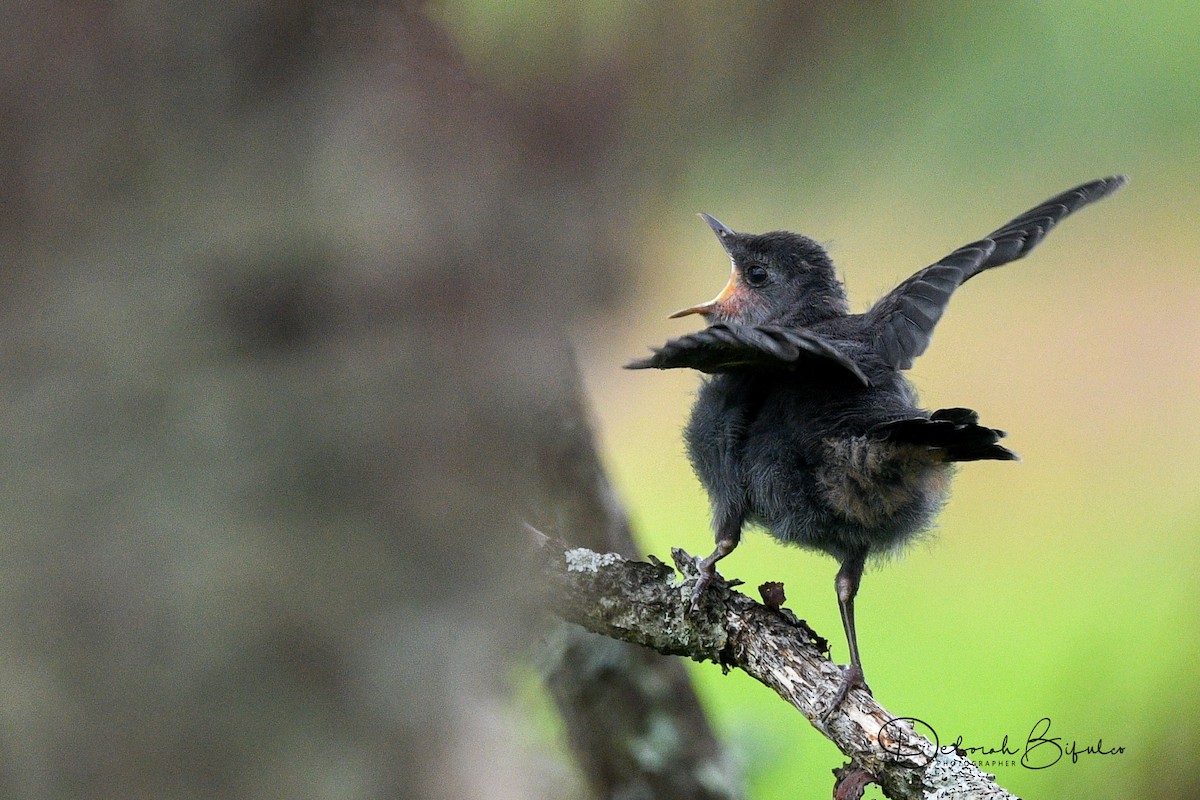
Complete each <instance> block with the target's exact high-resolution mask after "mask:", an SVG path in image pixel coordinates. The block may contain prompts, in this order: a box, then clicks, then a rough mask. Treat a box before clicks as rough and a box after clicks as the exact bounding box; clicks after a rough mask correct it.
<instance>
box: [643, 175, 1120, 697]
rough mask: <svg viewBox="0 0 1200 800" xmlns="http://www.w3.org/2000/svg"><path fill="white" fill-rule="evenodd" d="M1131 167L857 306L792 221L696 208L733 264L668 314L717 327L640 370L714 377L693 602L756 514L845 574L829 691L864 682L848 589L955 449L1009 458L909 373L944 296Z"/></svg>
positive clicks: (700, 406) (931, 497) (690, 434)
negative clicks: (841, 663) (707, 530)
mask: <svg viewBox="0 0 1200 800" xmlns="http://www.w3.org/2000/svg"><path fill="white" fill-rule="evenodd" d="M1127 180H1128V179H1127V178H1126V177H1124V176H1115V177H1110V178H1102V179H1100V180H1096V181H1092V182H1090V183H1085V184H1083V185H1082V186H1079V187H1076V188H1074V189H1071V190H1070V191H1066V192H1063V193H1062V194H1060V195H1058V196H1056V197H1053V198H1051V199H1049V200H1047V201H1046V202H1044V203H1042V204H1041V205H1039V206H1038V207H1036V208H1033V209H1031V210H1029V211H1027V212H1025V213H1024V214H1022V215H1021V216H1019V217H1017V218H1016V219H1014V220H1013V221H1011V222H1009V223H1008V224H1007V225H1005V226H1004V227H1002V228H1000V229H999V230H997V231H995V232H993V233H991V234H988V236H986V237H985V238H983V239H980V240H979V241H976V242H972V243H971V244H968V245H965V246H963V247H960V248H958V249H957V250H955V251H954V252H953V253H950V254H949V255H948V256H946V257H945V258H943V259H942V260H940V261H938V262H937V263H936V264H933V265H931V266H928V267H926V268H925V269H922V270H921V271H919V272H917V273H916V274H915V275H913V276H912V277H910V278H909V279H908V280H906V281H904V282H903V283H901V284H900V285H899V286H897V287H896V288H895V289H893V290H892V291H891V292H889V293H888V294H887V295H885V296H884V297H883V298H882V299H881V300H879V301H878V302H877V303H875V305H873V306H872V307H871V308H870V309H869V310H868V311H866V312H865V313H862V314H850V313H849V310H848V306H847V303H846V293H845V289H844V288H843V286H842V283H841V282H840V281H839V280H838V278H837V275H836V274H835V273H834V267H833V262H832V261H830V258H829V255H828V254H827V253H826V252H825V250H824V249H823V248H822V247H821V246H820V245H819V244H817V243H816V242H814V241H813V240H812V239H809V238H807V237H805V236H801V235H800V234H796V233H788V232H786V231H775V232H772V233H763V234H748V233H738V232H736V231H733V230H730V229H729V228H728V227H726V226H725V225H723V224H721V223H720V222H718V221H717V220H716V219H714V218H712V217H710V216H708V215H707V214H701V215H700V216H701V217H702V218H703V219H704V220H705V222H707V223H708V224H709V226H710V227H711V228H712V229H713V231H714V232H715V233H716V235H717V238H718V239H719V240H720V242H721V245H722V246H723V247H724V248H725V251H726V253H728V255H729V257H730V260H731V261H732V262H733V274H732V276H731V277H730V279H729V283H728V284H727V285H726V286H725V288H724V289H723V290H722V291H721V293H720V294H719V295H717V296H716V297H715V298H714V299H712V300H710V301H709V302H707V303H703V304H701V305H697V306H692V307H691V308H686V309H683V310H682V311H677V312H675V313H674V314H672V315H671V317H682V316H685V315H688V314H702V315H703V316H704V317H705V319H706V320H707V321H708V323H709V326H708V327H707V328H705V329H704V330H701V331H699V332H697V333H693V334H690V335H688V336H683V337H681V338H678V339H673V340H671V341H669V342H667V343H666V344H665V345H664V346H663V347H661V348H657V349H655V350H654V354H653V355H652V356H651V357H649V358H645V359H642V360H639V361H635V362H633V363H631V364H629V365H628V367H629V368H630V369H646V368H656V369H673V368H679V367H687V368H691V369H695V370H699V371H701V372H705V373H709V374H710V375H712V377H710V378H708V379H707V380H706V381H705V382H704V383H703V385H702V386H701V388H700V391H699V395H698V397H697V399H696V404H695V407H694V408H693V409H692V415H691V419H690V421H689V422H688V424H687V428H686V429H685V434H684V436H685V439H686V442H687V450H688V456H689V458H690V459H691V462H692V466H693V467H694V468H695V471H696V474H697V476H698V477H699V478H700V481H701V483H702V484H703V485H704V488H705V489H706V490H707V491H708V495H709V497H710V499H711V501H712V507H713V529H714V532H715V533H716V542H717V546H716V549H715V550H714V551H713V553H712V554H711V555H709V556H708V557H707V558H704V559H702V560H701V561H700V564H699V565H700V573H701V576H700V579H699V580H698V581H697V583H696V587H695V590H694V593H693V605H695V603H696V601H697V600H698V599H699V598H700V597H701V596H702V594H703V593H704V591H705V589H706V588H707V587H708V585H709V583H710V582H711V581H712V579H713V576H714V575H715V574H716V564H717V561H719V560H720V559H722V558H724V557H725V556H727V555H729V554H730V553H731V552H733V549H734V548H735V547H737V544H738V541H739V540H740V538H741V534H742V528H743V526H745V525H746V524H747V523H754V524H758V525H760V526H761V527H763V528H765V529H766V530H767V531H768V532H769V533H770V534H771V535H772V536H774V537H775V538H776V539H779V540H781V541H784V542H790V543H793V544H797V545H799V546H801V547H806V548H810V549H814V550H820V551H823V552H825V553H828V554H829V555H831V556H833V557H834V558H836V559H837V560H838V561H839V562H840V564H841V568H840V569H839V570H838V573H837V578H836V580H835V588H836V590H837V598H838V605H839V607H840V609H841V615H842V624H843V627H844V628H845V631H846V640H847V643H848V645H849V648H850V665H849V666H848V667H847V669H846V673H845V680H844V682H843V685H842V687H841V690H840V692H839V694H838V695H837V697H836V698H835V699H834V701H833V706H832V707H836V706H837V705H839V704H840V703H841V701H842V700H843V699H844V698H845V695H846V693H847V691H848V690H849V689H851V688H854V687H859V688H863V689H866V688H867V686H866V683H865V681H864V679H863V673H862V662H861V660H860V659H859V654H858V641H857V638H856V635H855V629H854V597H855V594H856V593H857V592H858V586H859V582H860V579H861V577H862V573H863V567H864V565H865V564H866V561H867V558H868V557H869V556H872V555H878V554H885V553H888V552H892V551H895V550H897V549H899V548H900V547H902V546H903V545H904V544H905V543H906V542H908V541H910V540H911V539H912V538H913V537H915V536H916V535H918V534H919V533H921V532H922V531H924V530H926V529H928V528H929V526H930V524H931V523H932V521H933V518H934V516H935V515H936V514H937V513H938V511H939V510H940V509H941V507H942V505H943V503H944V502H945V500H946V497H947V492H948V490H949V483H950V477H951V474H952V472H953V464H954V463H955V462H958V461H977V460H981V459H995V460H1000V461H1010V460H1015V459H1016V458H1017V456H1016V455H1015V454H1014V453H1013V452H1012V451H1011V450H1009V449H1007V448H1005V447H1003V446H1002V445H1000V444H999V440H1000V439H1001V438H1002V437H1003V436H1004V432H1003V431H1000V430H997V429H995V428H988V427H984V426H983V425H980V424H979V416H978V415H977V414H976V413H975V412H974V411H971V410H970V409H966V408H944V409H941V410H939V411H934V412H932V413H930V412H928V411H926V410H924V409H922V408H921V407H920V406H919V405H918V401H917V394H916V392H915V390H914V389H913V387H912V385H911V384H910V383H909V382H908V380H907V379H906V378H905V377H904V376H903V375H902V374H901V372H902V371H903V370H906V369H908V368H909V367H911V366H912V364H913V361H914V359H916V358H917V356H919V355H921V353H923V352H925V348H926V347H928V345H929V341H930V336H931V335H932V333H933V328H934V326H935V325H936V324H937V322H938V320H939V319H940V318H941V316H942V312H943V311H944V310H945V308H946V304H947V302H948V301H949V300H950V295H951V294H952V293H953V292H954V290H955V289H957V288H958V287H959V286H960V285H961V284H962V283H964V282H965V281H966V280H968V279H969V278H971V277H973V276H975V275H978V274H979V273H980V272H982V271H984V270H986V269H991V268H992V267H998V266H1000V265H1001V264H1007V263H1008V262H1010V261H1015V260H1016V259H1019V258H1022V257H1023V256H1025V255H1027V254H1028V253H1029V252H1030V251H1031V250H1032V249H1033V248H1034V247H1035V246H1036V245H1037V244H1038V242H1040V241H1041V240H1042V237H1044V236H1045V235H1046V233H1048V232H1049V231H1050V229H1051V228H1053V227H1054V225H1055V224H1057V223H1058V222H1059V221H1060V220H1062V219H1063V218H1064V217H1066V216H1067V215H1068V214H1071V213H1072V212H1074V211H1076V210H1078V209H1080V208H1082V207H1083V206H1085V205H1087V204H1089V203H1092V202H1095V201H1096V200H1099V199H1101V198H1103V197H1106V196H1108V195H1109V194H1112V193H1113V192H1115V191H1116V190H1117V189H1119V188H1121V187H1122V186H1124V185H1125V183H1126V181H1127Z"/></svg>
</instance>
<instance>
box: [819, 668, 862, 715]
mask: <svg viewBox="0 0 1200 800" xmlns="http://www.w3.org/2000/svg"><path fill="white" fill-rule="evenodd" d="M851 689H862V690H863V691H865V692H866V693H867V694H871V687H870V686H867V681H866V679H864V678H863V671H862V667H860V666H859V665H858V664H850V665H848V666H847V667H846V668H845V670H844V671H843V672H842V685H841V686H839V687H838V690H837V694H835V695H834V696H833V701H832V702H831V703H830V704H829V707H828V708H827V709H825V712H824V713H823V714H821V721H822V722H828V721H829V719H830V717H832V716H833V712H835V711H837V710H838V708H840V707H841V705H842V703H844V702H845V701H846V696H847V695H849V694H850V690H851Z"/></svg>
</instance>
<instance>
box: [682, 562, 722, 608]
mask: <svg viewBox="0 0 1200 800" xmlns="http://www.w3.org/2000/svg"><path fill="white" fill-rule="evenodd" d="M696 561H697V563H698V565H699V567H700V576H699V577H698V578H696V585H695V586H694V587H692V599H691V601H690V602H689V603H688V611H689V612H690V613H693V614H694V613H696V611H698V610H699V609H700V600H701V598H703V597H704V593H705V592H706V591H708V587H709V585H710V584H712V581H713V578H714V577H716V574H717V570H716V568H715V567H714V566H713V565H712V564H706V563H705V559H702V558H701V559H696Z"/></svg>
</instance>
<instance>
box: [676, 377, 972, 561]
mask: <svg viewBox="0 0 1200 800" xmlns="http://www.w3.org/2000/svg"><path fill="white" fill-rule="evenodd" d="M708 388H709V387H708V386H706V387H705V389H708ZM731 394H732V393H731V392H730V391H729V387H728V386H726V387H724V389H723V390H722V391H707V392H706V391H705V390H704V389H702V391H701V394H700V397H699V398H698V399H697V403H696V406H695V408H694V409H693V413H692V417H691V420H690V421H689V423H688V426H687V429H686V431H685V439H686V441H687V444H688V454H689V456H690V457H691V461H692V465H693V467H694V468H695V470H696V474H697V476H698V477H699V479H700V482H701V483H702V484H703V485H704V487H705V489H706V490H707V491H708V494H709V497H710V498H711V500H712V503H713V510H714V516H715V518H717V519H720V518H723V517H727V516H730V515H734V516H740V517H741V518H744V519H745V520H746V521H748V522H751V523H756V524H758V525H761V526H762V527H763V528H765V529H766V530H767V531H768V532H769V533H770V534H771V535H772V536H774V537H775V538H777V539H780V540H781V541H786V542H790V543H793V544H797V545H800V546H802V547H808V548H813V549H817V550H822V551H824V552H826V553H829V554H830V555H833V556H834V557H835V558H839V559H841V558H845V557H846V556H847V555H848V554H849V553H850V552H852V551H854V550H856V549H866V550H868V551H869V552H871V553H882V552H887V551H890V550H894V549H896V548H898V547H901V546H902V545H903V544H904V543H905V542H907V541H908V540H910V539H911V538H912V537H914V536H916V535H917V534H919V533H921V532H922V531H924V530H926V529H928V528H929V526H930V524H931V523H932V521H933V518H934V516H935V515H936V514H937V513H938V511H939V510H940V509H941V507H942V505H943V504H944V502H945V499H946V496H947V493H948V489H949V481H950V477H951V476H952V474H953V467H952V466H951V465H949V464H946V463H943V462H942V461H940V460H938V458H937V457H936V455H934V454H933V453H931V451H929V450H928V449H927V448H923V447H916V446H911V445H897V444H893V443H889V442H885V441H880V440H878V439H875V438H872V437H869V436H868V435H866V434H865V433H855V432H853V431H847V430H844V429H843V430H840V431H836V432H834V433H832V434H831V433H830V430H829V429H828V427H826V426H825V425H822V424H814V422H815V421H814V420H812V419H811V418H809V417H808V416H807V415H806V413H805V409H803V408H799V409H787V413H782V414H781V412H780V408H779V407H778V406H777V405H773V404H772V402H771V399H770V398H766V399H761V400H762V401H761V402H759V403H757V404H755V403H749V402H746V400H747V399H748V397H747V396H746V395H745V394H741V393H737V394H733V396H732V400H733V401H734V402H730V401H731ZM814 431H821V432H822V433H824V434H826V435H823V436H815V435H813V433H812V432H814Z"/></svg>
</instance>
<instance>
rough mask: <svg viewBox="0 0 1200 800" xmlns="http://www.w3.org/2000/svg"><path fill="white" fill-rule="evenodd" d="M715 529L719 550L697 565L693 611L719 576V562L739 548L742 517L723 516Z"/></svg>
mask: <svg viewBox="0 0 1200 800" xmlns="http://www.w3.org/2000/svg"><path fill="white" fill-rule="evenodd" d="M714 527H715V528H716V533H717V549H716V550H713V551H712V553H711V554H710V555H709V556H707V557H706V558H702V559H700V562H699V563H698V564H697V566H698V567H699V569H700V577H699V578H697V579H696V588H695V589H693V590H692V603H691V608H692V610H693V611H695V610H696V607H697V606H698V605H699V604H700V598H701V597H702V596H703V595H704V592H705V590H707V589H708V585H709V584H710V583H712V580H713V578H714V577H716V575H717V562H718V561H720V560H721V559H722V558H724V557H725V556H727V555H729V554H730V553H732V552H733V550H734V548H736V547H737V546H738V542H739V541H741V539H742V517H741V515H740V514H735V513H725V514H722V515H721V516H720V517H719V518H718V520H717V523H716V525H714Z"/></svg>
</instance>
